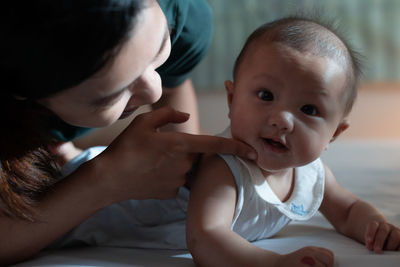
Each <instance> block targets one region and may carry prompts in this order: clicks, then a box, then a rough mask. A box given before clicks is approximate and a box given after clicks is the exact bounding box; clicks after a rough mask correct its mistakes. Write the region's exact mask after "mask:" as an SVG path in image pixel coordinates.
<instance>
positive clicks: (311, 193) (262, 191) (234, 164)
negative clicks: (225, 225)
mask: <svg viewBox="0 0 400 267" xmlns="http://www.w3.org/2000/svg"><path fill="white" fill-rule="evenodd" d="M222 158H223V159H224V160H225V162H226V163H227V165H228V166H229V167H230V169H231V171H232V173H233V176H234V179H235V182H236V186H237V192H238V194H237V195H238V198H237V203H236V211H235V216H234V220H233V223H232V230H233V231H235V232H236V233H238V234H240V235H241V236H242V237H244V238H246V239H247V240H250V241H255V240H259V239H264V238H268V237H271V236H273V235H275V234H276V233H277V232H278V231H280V230H281V229H282V228H283V227H285V226H286V225H287V224H288V223H289V222H290V221H291V220H302V221H304V220H308V219H310V218H311V217H312V216H313V215H314V214H315V213H316V212H317V211H318V208H319V206H320V204H321V202H322V198H323V192H324V180H325V179H324V178H325V171H324V167H323V165H322V162H321V160H320V159H317V160H315V161H314V162H312V163H310V164H308V165H306V166H302V167H299V168H296V169H295V172H294V173H295V177H294V188H293V192H292V194H291V195H290V197H289V199H288V200H287V201H285V202H282V201H280V200H279V198H278V197H277V196H276V195H275V193H274V192H273V191H272V189H271V187H270V186H269V184H268V182H267V181H266V179H265V178H264V176H263V174H262V173H261V170H260V169H259V168H258V167H257V166H256V165H255V164H254V163H252V162H250V161H244V160H242V159H240V158H238V157H234V156H231V155H223V156H222Z"/></svg>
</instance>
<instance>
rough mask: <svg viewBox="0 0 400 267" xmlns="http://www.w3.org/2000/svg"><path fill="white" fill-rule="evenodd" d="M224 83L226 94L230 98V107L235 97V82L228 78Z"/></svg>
mask: <svg viewBox="0 0 400 267" xmlns="http://www.w3.org/2000/svg"><path fill="white" fill-rule="evenodd" d="M224 84H225V90H226V96H227V99H228V105H229V107H230V106H231V103H232V99H233V82H232V81H230V80H226V81H225V83H224Z"/></svg>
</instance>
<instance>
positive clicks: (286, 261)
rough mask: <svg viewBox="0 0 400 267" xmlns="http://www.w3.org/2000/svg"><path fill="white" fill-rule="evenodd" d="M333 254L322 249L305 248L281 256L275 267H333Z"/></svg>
mask: <svg viewBox="0 0 400 267" xmlns="http://www.w3.org/2000/svg"><path fill="white" fill-rule="evenodd" d="M333 258H334V256H333V252H332V251H330V250H328V249H326V248H321V247H304V248H301V249H299V250H296V251H294V252H292V253H289V254H286V255H281V256H280V258H279V260H278V261H277V263H276V264H275V266H279V267H283V266H288V267H292V266H302V267H309V266H313V267H319V266H328V267H329V266H333Z"/></svg>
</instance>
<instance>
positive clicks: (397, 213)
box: [15, 140, 400, 267]
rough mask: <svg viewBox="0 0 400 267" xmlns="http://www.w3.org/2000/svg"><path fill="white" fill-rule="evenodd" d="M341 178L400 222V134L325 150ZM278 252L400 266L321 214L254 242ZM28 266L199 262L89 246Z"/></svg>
mask: <svg viewBox="0 0 400 267" xmlns="http://www.w3.org/2000/svg"><path fill="white" fill-rule="evenodd" d="M323 159H324V161H325V162H326V163H327V164H328V165H329V166H330V167H331V169H332V171H333V172H334V173H335V175H336V177H337V179H338V181H339V183H341V184H342V185H343V186H345V187H346V188H348V189H349V190H350V191H352V192H353V193H355V194H357V195H358V196H360V197H361V198H362V199H365V200H367V201H369V202H370V203H372V204H373V205H374V206H376V207H377V208H378V209H379V210H380V211H381V212H382V213H383V214H384V215H385V216H386V217H387V218H388V219H389V221H390V222H391V223H393V224H394V225H397V226H400V140H398V141H396V140H387V141H378V140H359V141H354V140H344V141H340V140H339V141H337V142H335V143H333V144H331V146H330V148H329V149H328V150H327V151H326V152H325V154H324V155H323ZM254 244H255V245H256V246H259V247H262V248H265V249H269V250H272V251H275V252H278V253H288V252H291V251H293V250H296V249H299V248H301V247H303V246H307V245H312V246H322V247H326V248H328V249H331V250H332V251H333V252H334V253H335V266H341V267H345V266H351V267H354V266H363V267H368V266H371V267H372V266H384V267H390V266H393V267H394V266H396V267H399V266H400V252H384V253H383V254H380V255H377V254H374V253H372V252H369V251H367V249H366V248H365V247H364V246H363V245H362V244H359V243H357V242H356V241H354V240H352V239H349V238H347V237H344V236H342V235H340V234H338V233H336V232H335V231H334V230H333V228H332V227H331V226H330V224H329V223H328V222H327V221H326V220H325V218H323V217H322V216H321V215H320V214H318V215H317V216H315V217H313V218H312V219H311V220H310V221H308V222H306V223H291V224H289V226H287V227H286V228H285V229H284V230H282V231H281V232H279V233H278V234H277V235H276V236H275V237H273V238H271V239H267V240H261V241H258V242H255V243H254ZM15 266H17V267H27V266H113V267H118V266H134V267H139V266H141V267H142V266H152V267H153V266H171V267H172V266H194V264H193V261H192V259H191V256H190V254H189V253H188V251H186V250H151V249H131V248H108V247H86V248H74V249H64V250H54V251H45V252H42V253H40V254H39V255H38V256H36V257H35V258H32V259H31V260H29V261H26V262H24V263H20V264H17V265H15Z"/></svg>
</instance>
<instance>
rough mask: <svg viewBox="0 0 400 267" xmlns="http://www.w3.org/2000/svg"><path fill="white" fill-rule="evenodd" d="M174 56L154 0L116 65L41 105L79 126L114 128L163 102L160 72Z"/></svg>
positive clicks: (164, 24) (159, 11)
mask: <svg viewBox="0 0 400 267" xmlns="http://www.w3.org/2000/svg"><path fill="white" fill-rule="evenodd" d="M170 52H171V41H170V37H169V30H168V26H167V21H166V18H165V16H164V13H163V12H162V10H161V8H160V6H159V5H158V3H157V1H153V0H149V1H148V7H146V8H144V9H143V10H142V11H141V13H140V14H139V15H138V20H137V23H136V25H135V27H134V32H133V36H132V37H131V38H130V39H129V40H128V41H127V42H126V43H125V44H124V45H123V46H122V49H121V50H120V51H119V52H118V54H117V56H116V57H115V59H114V60H113V61H112V62H111V63H109V64H107V65H106V66H105V67H104V68H102V69H101V70H100V71H99V72H97V73H96V74H94V75H93V76H92V77H90V78H89V79H87V80H85V81H84V82H82V83H81V84H79V85H78V86H75V87H73V88H70V89H67V90H64V91H62V92H60V93H59V94H57V95H54V96H51V97H48V98H45V99H42V100H40V103H41V104H43V105H44V106H46V107H47V108H49V109H50V110H52V111H53V112H54V113H55V114H57V115H58V116H59V117H60V118H61V119H63V120H64V121H65V122H67V123H69V124H72V125H75V126H83V127H104V126H107V125H110V124H112V123H113V122H115V121H116V120H118V119H122V118H125V117H127V116H129V115H130V114H132V113H133V111H135V110H136V109H137V108H138V107H139V106H142V105H145V104H151V103H154V102H156V101H157V100H158V99H159V98H160V97H161V92H162V89H161V78H160V76H159V74H158V73H157V72H156V71H155V70H156V68H158V67H159V66H160V65H161V64H163V63H164V62H165V61H166V59H167V58H168V56H169V54H170Z"/></svg>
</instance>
